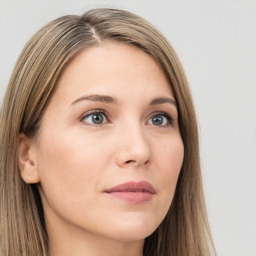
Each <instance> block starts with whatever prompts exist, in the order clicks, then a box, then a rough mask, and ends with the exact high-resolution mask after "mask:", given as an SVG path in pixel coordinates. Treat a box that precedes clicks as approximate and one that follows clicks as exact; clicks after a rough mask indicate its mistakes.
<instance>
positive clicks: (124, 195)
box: [104, 181, 155, 203]
mask: <svg viewBox="0 0 256 256" xmlns="http://www.w3.org/2000/svg"><path fill="white" fill-rule="evenodd" d="M104 192H105V193H107V194H108V195H110V196H112V197H115V198H118V199H121V200H124V201H129V202H133V203H143V202H146V201H149V200H151V199H152V197H153V195H154V194H155V189H154V188H153V186H152V185H151V184H150V183H148V182H147V181H140V182H135V181H130V182H126V183H123V184H119V185H117V186H115V187H113V188H110V189H107V190H105V191H104Z"/></svg>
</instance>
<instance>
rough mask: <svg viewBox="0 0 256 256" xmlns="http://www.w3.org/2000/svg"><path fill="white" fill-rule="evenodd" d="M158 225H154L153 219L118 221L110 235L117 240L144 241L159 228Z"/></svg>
mask: <svg viewBox="0 0 256 256" xmlns="http://www.w3.org/2000/svg"><path fill="white" fill-rule="evenodd" d="M159 224H160V223H155V221H153V219H150V220H149V219H148V218H145V219H143V220H142V219H139V218H137V219H126V220H121V219H119V221H118V223H116V224H114V225H113V226H115V228H112V229H111V233H112V234H114V236H116V239H117V240H122V241H135V240H144V239H145V238H146V237H148V236H150V235H151V234H152V233H153V232H154V231H155V230H156V229H157V227H158V226H159Z"/></svg>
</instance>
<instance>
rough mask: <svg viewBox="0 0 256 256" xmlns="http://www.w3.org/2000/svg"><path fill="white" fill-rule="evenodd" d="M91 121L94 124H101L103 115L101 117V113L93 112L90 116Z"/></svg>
mask: <svg viewBox="0 0 256 256" xmlns="http://www.w3.org/2000/svg"><path fill="white" fill-rule="evenodd" d="M92 121H93V123H95V124H101V123H102V122H103V117H102V115H100V114H94V115H93V116H92Z"/></svg>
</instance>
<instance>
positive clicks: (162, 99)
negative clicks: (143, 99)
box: [149, 97, 177, 106]
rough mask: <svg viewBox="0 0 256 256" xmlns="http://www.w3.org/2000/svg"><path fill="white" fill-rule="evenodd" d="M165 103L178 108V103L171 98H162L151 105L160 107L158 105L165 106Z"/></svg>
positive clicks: (154, 100)
mask: <svg viewBox="0 0 256 256" xmlns="http://www.w3.org/2000/svg"><path fill="white" fill-rule="evenodd" d="M164 103H171V104H173V105H174V106H177V103H176V101H175V100H173V99H171V98H169V97H160V98H156V99H153V100H152V101H151V102H150V104H149V105H158V104H164Z"/></svg>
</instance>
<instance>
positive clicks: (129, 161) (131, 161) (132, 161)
mask: <svg viewBox="0 0 256 256" xmlns="http://www.w3.org/2000/svg"><path fill="white" fill-rule="evenodd" d="M126 163H127V164H129V163H136V161H135V160H128V161H126Z"/></svg>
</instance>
